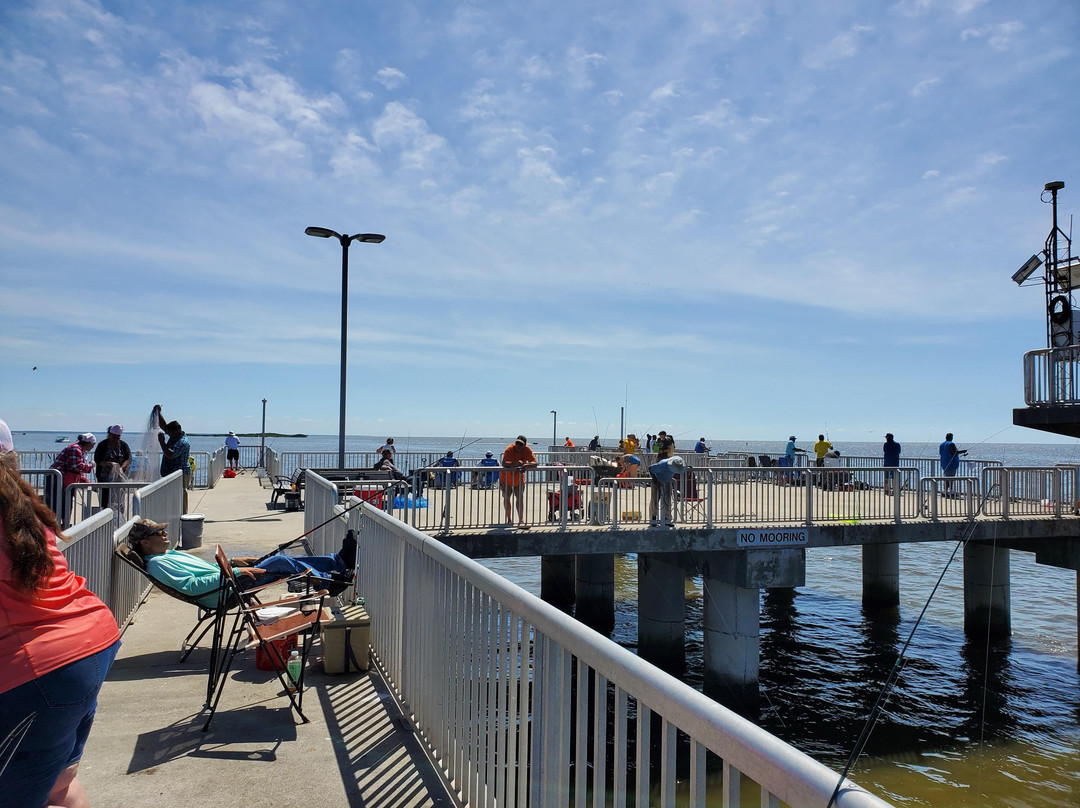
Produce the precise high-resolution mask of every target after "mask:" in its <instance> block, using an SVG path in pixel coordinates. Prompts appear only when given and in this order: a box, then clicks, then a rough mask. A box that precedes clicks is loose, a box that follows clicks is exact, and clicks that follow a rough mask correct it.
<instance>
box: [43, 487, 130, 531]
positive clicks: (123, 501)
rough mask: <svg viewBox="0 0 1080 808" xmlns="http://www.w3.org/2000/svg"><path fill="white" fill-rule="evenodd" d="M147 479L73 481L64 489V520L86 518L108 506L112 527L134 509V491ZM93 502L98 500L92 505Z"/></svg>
mask: <svg viewBox="0 0 1080 808" xmlns="http://www.w3.org/2000/svg"><path fill="white" fill-rule="evenodd" d="M146 485H147V483H134V482H126V483H72V484H71V485H69V486H68V487H67V488H65V489H64V514H65V515H64V520H63V522H61V524H64V525H69V524H72V523H74V522H78V521H81V520H83V519H89V518H90V517H91V516H92V515H93V514H94V513H96V512H97V511H99V510H101V509H102V508H105V507H108V508H111V509H112V511H113V527H114V528H119V527H120V525H121V524H123V523H124V522H126V521H127V520H128V519H130V518H131V516H132V515H133V514H134V513H135V508H134V501H135V492H136V491H138V490H139V489H140V488H143V487H145V486H146ZM95 502H97V503H98V504H97V505H95Z"/></svg>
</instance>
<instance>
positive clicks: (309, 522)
mask: <svg viewBox="0 0 1080 808" xmlns="http://www.w3.org/2000/svg"><path fill="white" fill-rule="evenodd" d="M304 494H305V503H304V532H305V533H307V532H308V531H311V530H313V529H314V528H315V527H316V526H317V525H319V524H320V523H322V522H325V521H326V520H327V519H329V518H330V517H331V516H332V515H333V508H334V506H336V505H339V504H340V503H341V499H342V497H341V493H340V491H339V489H338V487H337V485H336V484H334V483H333V482H331V481H330V480H327V479H326V478H324V477H321V476H320V475H318V474H316V473H315V472H313V471H310V470H309V471H307V472H306V473H305V474H304ZM345 530H346V528H345V527H344V526H343V525H342V523H341V522H340V521H339V520H334V521H333V522H330V523H329V524H326V525H323V526H322V527H320V528H319V529H318V530H315V531H314V532H313V533H312V534H311V535H310V536H308V537H307V538H308V543H309V544H310V545H311V550H312V552H313V553H314V554H315V555H326V554H328V553H333V552H336V551H337V549H338V548H339V547H340V546H341V540H342V539H343V538H344V537H345Z"/></svg>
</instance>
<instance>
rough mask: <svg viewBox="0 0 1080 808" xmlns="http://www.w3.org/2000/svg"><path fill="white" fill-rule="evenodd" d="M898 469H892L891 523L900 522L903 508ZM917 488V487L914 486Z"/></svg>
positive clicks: (901, 487)
mask: <svg viewBox="0 0 1080 808" xmlns="http://www.w3.org/2000/svg"><path fill="white" fill-rule="evenodd" d="M900 474H901V472H900V469H899V468H896V469H893V476H892V498H893V524H897V525H898V524H900V520H901V519H902V518H903V513H904V509H903V508H902V507H901V503H900V492H901V491H902V490H903V486H902V485H901V484H900ZM916 490H918V488H916Z"/></svg>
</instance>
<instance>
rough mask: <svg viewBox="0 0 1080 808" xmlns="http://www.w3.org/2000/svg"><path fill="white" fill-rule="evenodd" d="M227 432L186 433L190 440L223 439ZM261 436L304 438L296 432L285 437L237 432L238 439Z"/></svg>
mask: <svg viewBox="0 0 1080 808" xmlns="http://www.w3.org/2000/svg"><path fill="white" fill-rule="evenodd" d="M228 434H229V433H228V432H188V436H189V437H192V438H224V437H226V436H227V435H228ZM263 434H265V435H266V437H268V438H306V437H307V435H305V434H304V433H302V432H297V433H296V434H295V435H286V434H285V433H284V432H266V433H262V432H237V433H236V437H238V438H261V437H262V436H263Z"/></svg>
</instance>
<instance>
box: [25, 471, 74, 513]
mask: <svg viewBox="0 0 1080 808" xmlns="http://www.w3.org/2000/svg"><path fill="white" fill-rule="evenodd" d="M19 474H20V475H21V476H22V478H23V479H24V480H26V481H27V482H28V483H30V485H31V486H33V488H34V491H35V492H36V493H37V495H38V496H39V497H41V501H42V502H44V503H45V505H46V507H48V508H49V510H51V511H52V512H53V513H55V514H56V518H57V520H58V521H59V522H60V524H61V525H63V524H64V498H63V496H62V490H63V485H64V475H63V474H61V473H60V472H59V471H57V470H56V469H48V468H27V467H25V466H23V465H22V463H21V462H20V464H19Z"/></svg>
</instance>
